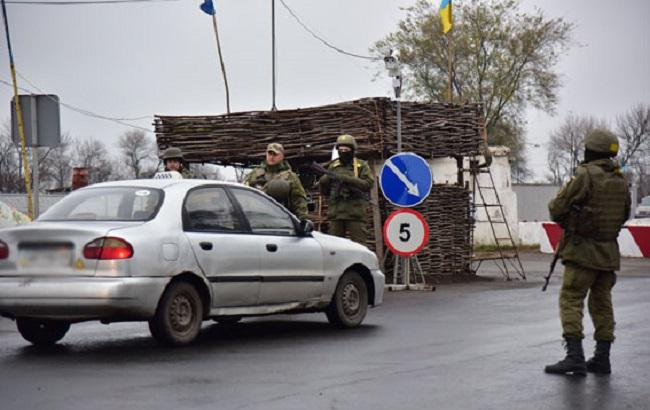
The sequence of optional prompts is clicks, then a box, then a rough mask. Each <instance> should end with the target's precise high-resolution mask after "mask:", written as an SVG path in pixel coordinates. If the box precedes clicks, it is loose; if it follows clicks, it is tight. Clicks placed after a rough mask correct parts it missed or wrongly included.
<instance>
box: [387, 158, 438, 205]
mask: <svg viewBox="0 0 650 410" xmlns="http://www.w3.org/2000/svg"><path fill="white" fill-rule="evenodd" d="M432 184H433V175H432V174H431V168H429V164H428V163H427V161H425V159H424V158H422V157H421V156H419V155H417V154H413V153H412V152H403V153H400V154H396V155H393V156H392V157H390V158H388V159H387V160H386V162H385V163H384V166H383V167H382V168H381V172H380V174H379V185H380V186H381V190H382V192H383V193H384V197H385V198H386V200H388V202H390V203H391V204H393V205H396V206H402V207H411V206H415V205H418V204H420V203H421V202H422V201H424V199H425V198H426V197H427V196H429V193H430V192H431V185H432Z"/></svg>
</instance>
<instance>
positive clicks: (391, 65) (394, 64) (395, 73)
mask: <svg viewBox="0 0 650 410" xmlns="http://www.w3.org/2000/svg"><path fill="white" fill-rule="evenodd" d="M384 65H385V66H386V70H387V71H388V75H389V76H390V77H392V78H393V90H394V91H395V99H396V100H397V152H402V104H401V100H400V98H401V95H402V69H401V66H400V63H399V60H398V59H397V57H396V56H394V55H393V50H388V52H387V53H386V56H385V57H384Z"/></svg>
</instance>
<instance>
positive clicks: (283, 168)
mask: <svg viewBox="0 0 650 410" xmlns="http://www.w3.org/2000/svg"><path fill="white" fill-rule="evenodd" d="M244 184H246V185H248V186H252V187H253V188H257V189H259V190H261V191H263V192H265V193H266V194H268V195H269V196H271V197H273V198H274V199H275V200H276V201H278V202H280V203H281V204H282V205H284V206H285V207H286V208H287V209H288V210H289V211H291V212H292V213H293V214H294V215H296V216H297V217H298V218H299V219H301V220H302V219H308V217H309V215H308V214H307V194H306V193H305V189H304V188H303V186H302V183H301V182H300V178H298V175H296V173H295V172H293V171H292V170H291V165H289V163H288V162H287V161H285V160H284V147H283V146H282V144H278V143H272V144H269V145H268V147H267V148H266V160H265V161H264V162H262V163H261V164H260V165H259V166H258V167H257V168H255V169H254V170H253V171H251V173H250V174H248V176H247V177H246V179H245V180H244Z"/></svg>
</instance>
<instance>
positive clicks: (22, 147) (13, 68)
mask: <svg viewBox="0 0 650 410" xmlns="http://www.w3.org/2000/svg"><path fill="white" fill-rule="evenodd" d="M2 18H3V20H4V23H5V35H6V36H7V50H8V51H9V68H10V70H11V80H12V82H13V86H14V104H15V106H16V123H17V124H18V135H19V136H20V153H21V160H22V163H23V171H24V173H25V175H24V177H25V190H26V191H27V212H28V213H29V217H30V218H32V219H34V208H33V206H32V182H31V178H30V173H29V162H28V161H27V148H26V143H25V128H24V125H23V111H22V110H21V109H20V98H18V84H17V81H16V66H15V65H14V53H13V51H12V50H11V38H10V37H9V22H8V19H7V8H6V6H5V0H2Z"/></svg>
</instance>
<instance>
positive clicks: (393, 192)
mask: <svg viewBox="0 0 650 410" xmlns="http://www.w3.org/2000/svg"><path fill="white" fill-rule="evenodd" d="M379 185H380V186H381V190H382V192H383V194H384V197H385V198H386V200H387V201H388V202H390V203H391V204H393V205H395V206H397V207H404V208H409V207H413V206H416V205H419V204H421V203H422V202H423V201H424V200H425V199H426V198H427V197H428V196H429V193H430V192H431V187H432V186H433V175H432V173H431V168H430V167H429V164H428V163H427V161H426V160H425V159H424V158H422V157H420V156H419V155H416V154H414V153H410V152H404V153H399V154H396V155H393V156H392V157H390V158H388V159H387V160H386V162H385V163H384V166H383V167H382V169H381V171H380V175H379ZM404 208H402V209H398V210H397V211H394V212H393V213H391V214H390V215H389V216H388V218H387V219H386V222H385V223H384V241H385V242H386V245H387V247H388V249H390V250H391V252H392V253H393V254H394V255H395V261H394V264H393V284H392V285H389V289H391V290H401V289H414V290H415V289H417V290H433V289H434V288H433V287H431V286H427V285H426V284H425V283H424V274H423V272H422V268H421V267H420V263H419V261H418V259H417V256H416V255H417V253H419V252H420V251H421V250H422V248H424V246H425V245H426V243H427V241H428V240H429V226H428V224H427V222H426V219H425V218H424V217H423V216H422V215H421V214H420V213H419V212H417V211H415V210H412V209H404ZM400 265H401V268H402V275H401V278H402V280H403V284H398V283H397V277H398V272H399V270H400V269H399V268H400ZM411 266H413V267H414V269H413V270H414V273H415V274H417V273H418V271H419V274H420V280H421V282H422V283H421V284H411V283H410V282H411V278H410V273H411Z"/></svg>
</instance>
